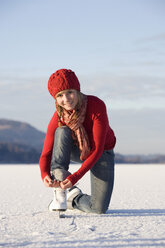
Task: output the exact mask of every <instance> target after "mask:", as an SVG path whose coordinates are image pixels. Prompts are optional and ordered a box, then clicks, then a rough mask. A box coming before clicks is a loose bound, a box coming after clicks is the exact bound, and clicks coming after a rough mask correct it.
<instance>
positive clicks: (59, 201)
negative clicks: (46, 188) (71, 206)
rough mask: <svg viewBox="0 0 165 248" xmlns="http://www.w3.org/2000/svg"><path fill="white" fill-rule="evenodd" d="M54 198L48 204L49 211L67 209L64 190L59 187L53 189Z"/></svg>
mask: <svg viewBox="0 0 165 248" xmlns="http://www.w3.org/2000/svg"><path fill="white" fill-rule="evenodd" d="M53 194H54V198H53V200H52V201H51V203H50V204H49V206H48V209H49V211H65V210H66V209H67V203H66V191H65V190H63V189H61V188H60V187H59V188H54V190H53Z"/></svg>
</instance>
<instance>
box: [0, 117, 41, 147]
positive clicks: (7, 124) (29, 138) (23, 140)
mask: <svg viewBox="0 0 165 248" xmlns="http://www.w3.org/2000/svg"><path fill="white" fill-rule="evenodd" d="M44 138H45V133H44V132H41V131H39V130H38V129H36V128H34V127H33V126H31V125H30V124H28V123H25V122H20V121H14V120H8V119H0V143H12V144H23V145H25V146H30V147H32V148H35V149H36V150H37V151H41V149H42V147H43V143H44Z"/></svg>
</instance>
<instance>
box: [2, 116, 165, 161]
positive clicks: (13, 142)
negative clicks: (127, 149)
mask: <svg viewBox="0 0 165 248" xmlns="http://www.w3.org/2000/svg"><path fill="white" fill-rule="evenodd" d="M44 138H45V133H44V132H41V131H39V130H37V129H36V128H34V127H32V126H31V125H29V124H27V123H24V122H19V121H13V120H6V119H0V163H1V164H2V163H13V164H14V163H38V162H39V158H40V155H41V151H42V147H43V143H44ZM115 161H116V163H119V164H126V163H127V164H128V163H130V164H139V163H140V164H142V163H148V164H149V163H165V155H159V154H158V155H157V154H152V155H122V154H119V153H116V154H115Z"/></svg>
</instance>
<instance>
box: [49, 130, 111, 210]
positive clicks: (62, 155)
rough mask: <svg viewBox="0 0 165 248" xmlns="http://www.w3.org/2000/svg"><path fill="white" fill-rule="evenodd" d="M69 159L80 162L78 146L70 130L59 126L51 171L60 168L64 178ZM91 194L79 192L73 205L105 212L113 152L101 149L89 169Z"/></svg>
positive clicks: (66, 174)
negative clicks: (100, 153) (98, 157)
mask: <svg viewBox="0 0 165 248" xmlns="http://www.w3.org/2000/svg"><path fill="white" fill-rule="evenodd" d="M70 161H74V162H78V163H82V161H81V160H80V151H79V148H78V147H77V146H76V145H74V142H73V139H72V131H71V130H70V129H69V128H68V127H67V126H63V127H59V128H57V129H56V132H55V142H54V147H53V153H52V161H51V172H52V174H54V173H53V172H54V171H56V170H58V169H60V171H62V177H61V178H57V179H58V180H64V179H65V178H66V177H67V176H68V175H69V174H70V173H69V172H68V169H69V164H70ZM90 176H91V196H90V195H87V194H83V193H80V194H79V195H78V196H76V197H75V198H74V200H73V207H74V208H75V209H79V210H82V211H84V212H87V213H89V212H90V213H99V214H100V213H105V212H106V211H107V209H108V206H109V203H110V199H111V195H112V191H113V185H114V152H113V150H108V151H103V153H102V155H101V157H100V159H99V160H98V161H97V162H96V163H95V164H94V165H93V167H92V168H91V170H90Z"/></svg>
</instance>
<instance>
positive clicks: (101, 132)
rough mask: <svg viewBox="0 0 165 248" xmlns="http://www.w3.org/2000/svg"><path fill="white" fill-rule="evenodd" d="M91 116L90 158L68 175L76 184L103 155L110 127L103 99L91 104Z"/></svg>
mask: <svg viewBox="0 0 165 248" xmlns="http://www.w3.org/2000/svg"><path fill="white" fill-rule="evenodd" d="M91 112H92V114H91V117H92V121H93V128H92V130H91V131H92V134H93V143H94V144H93V147H92V151H91V153H90V155H89V156H88V158H87V159H86V160H85V161H84V162H83V164H82V165H81V167H80V169H79V170H78V171H76V172H75V173H74V174H72V175H70V176H68V177H67V179H69V180H70V181H71V182H72V185H74V184H75V183H76V182H77V181H78V180H79V179H80V178H81V177H82V176H83V175H84V174H85V173H86V172H87V171H88V170H90V169H91V167H92V166H93V165H94V164H95V163H96V162H97V161H98V159H99V158H100V157H101V155H102V153H103V150H104V144H105V139H106V133H107V130H108V127H109V122H108V117H107V112H106V106H105V104H104V102H103V101H101V100H100V101H99V102H96V103H95V104H94V106H91Z"/></svg>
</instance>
